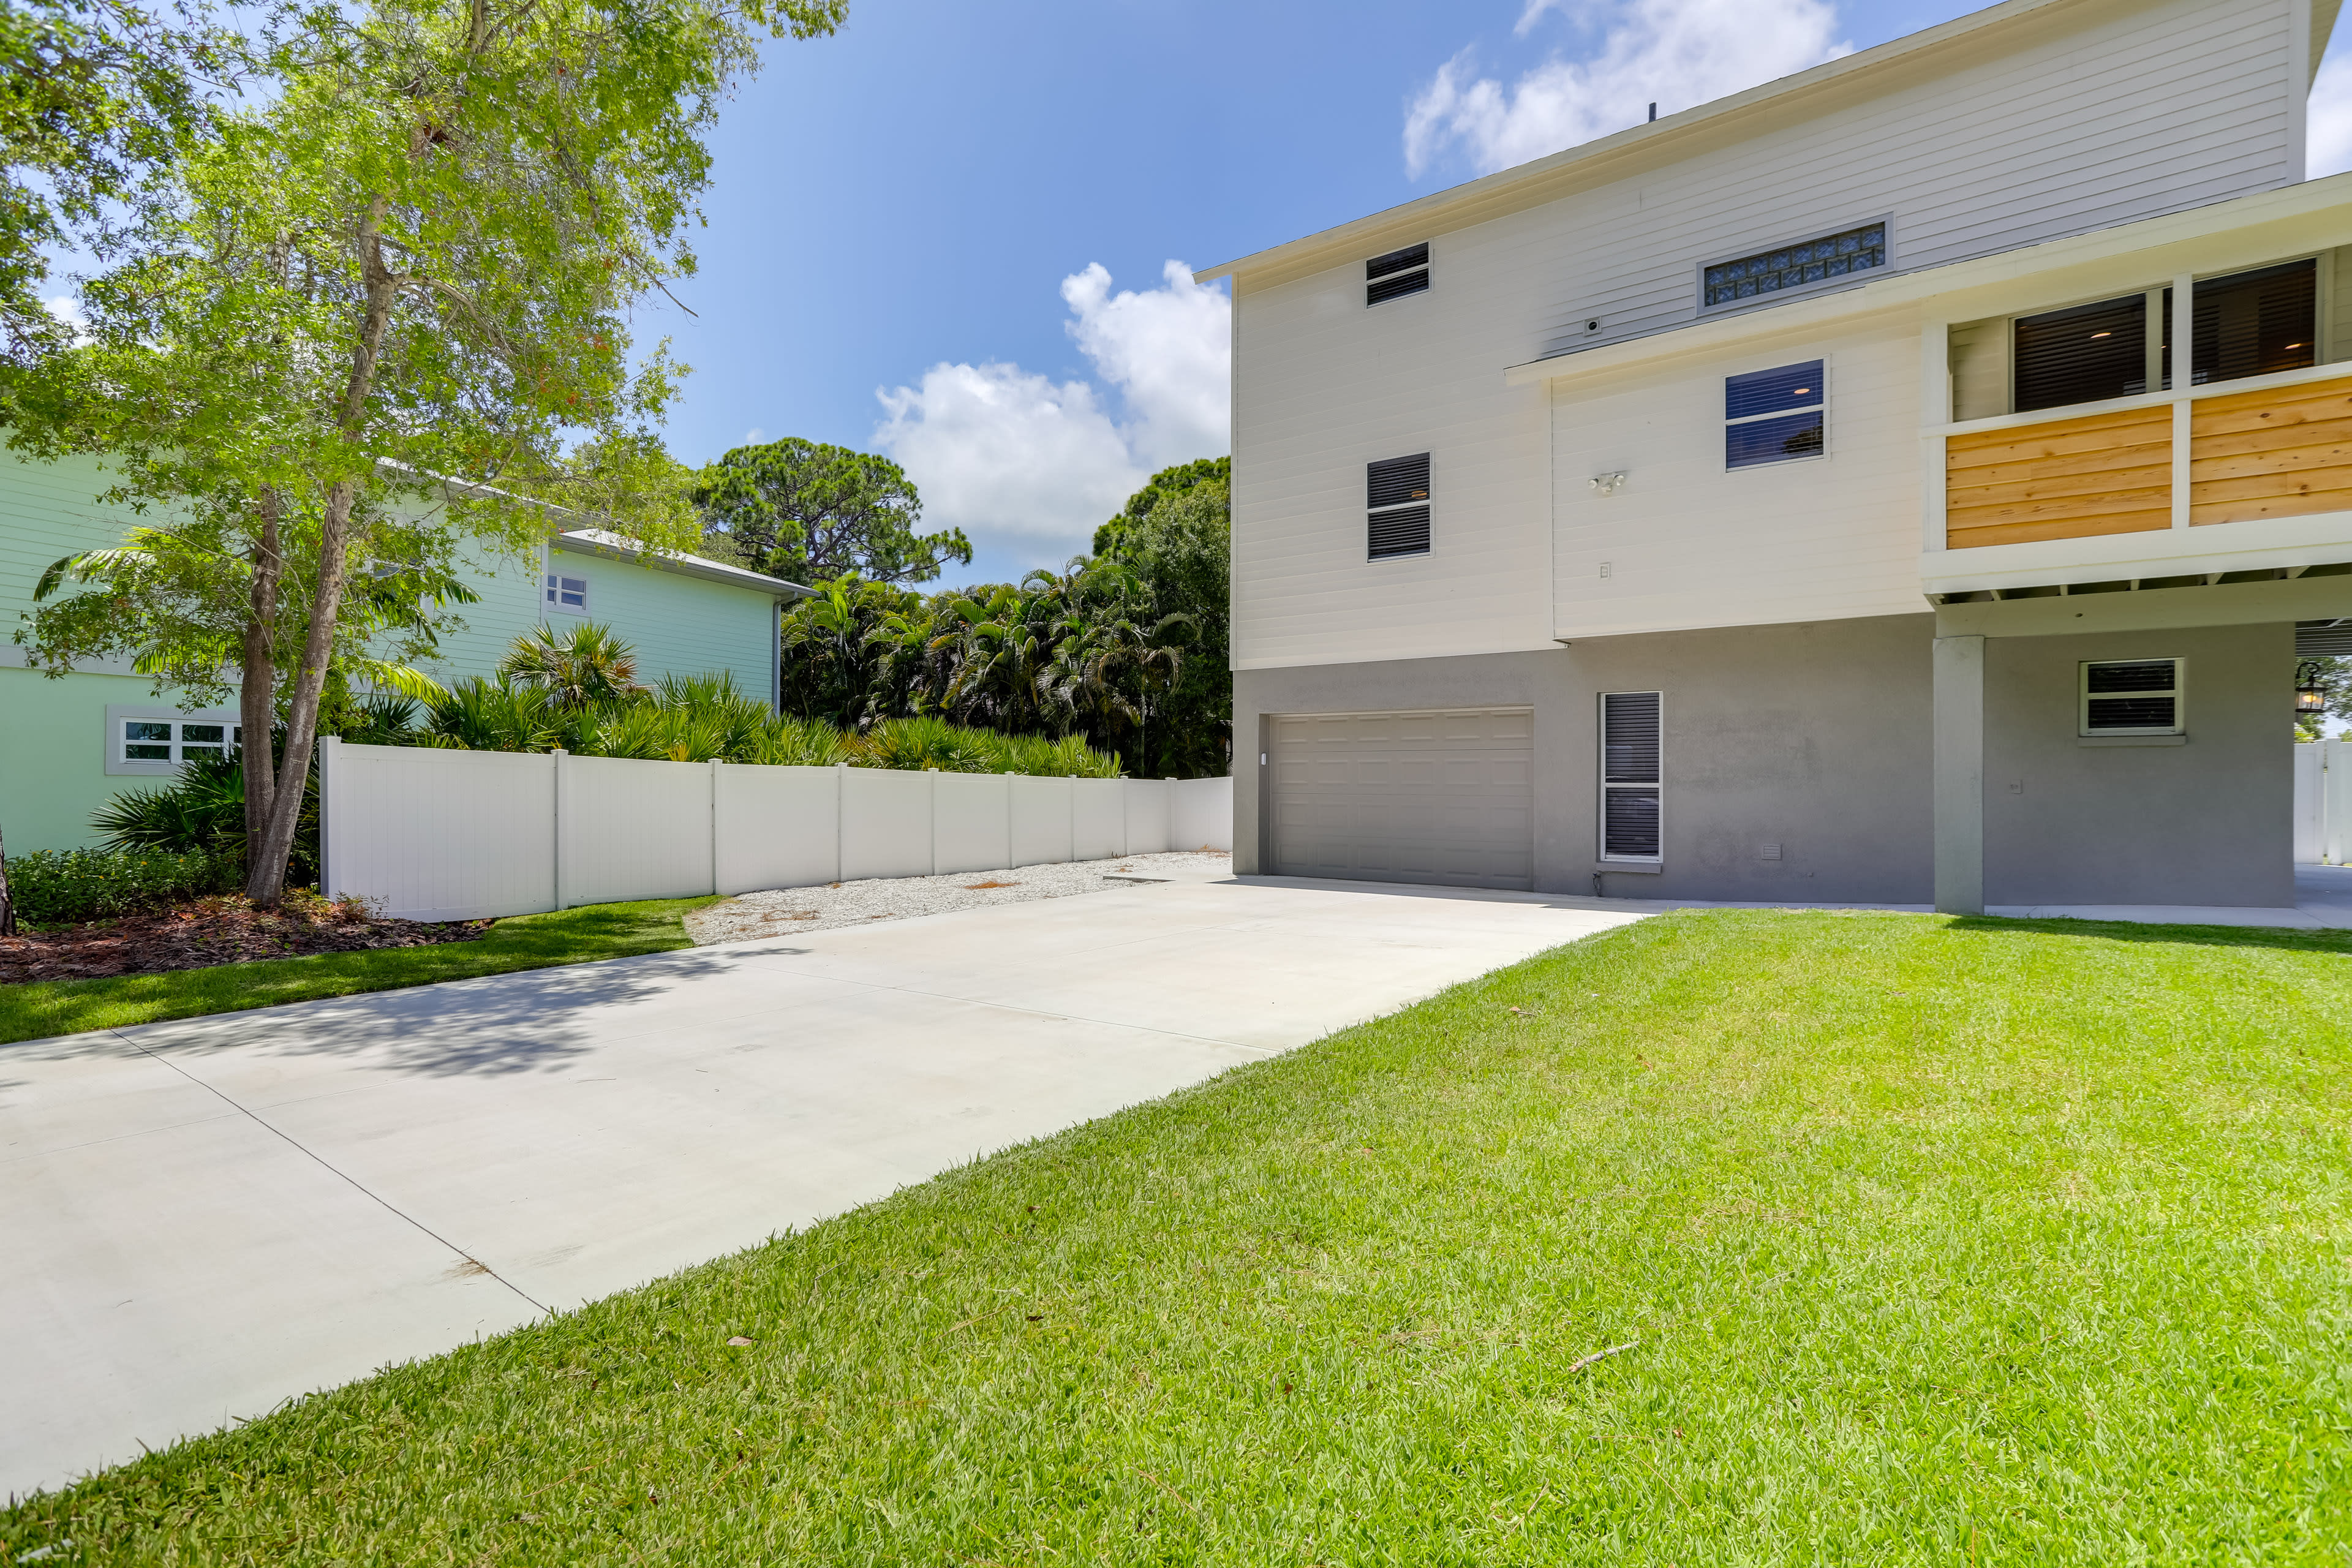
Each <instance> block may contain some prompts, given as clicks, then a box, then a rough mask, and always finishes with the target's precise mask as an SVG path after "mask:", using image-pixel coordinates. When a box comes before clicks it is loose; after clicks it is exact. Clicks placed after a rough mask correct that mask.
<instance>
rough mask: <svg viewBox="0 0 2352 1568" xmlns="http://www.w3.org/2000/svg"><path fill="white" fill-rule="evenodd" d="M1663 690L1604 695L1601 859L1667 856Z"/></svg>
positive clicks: (1602, 698) (1608, 692) (1605, 693)
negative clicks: (1661, 713) (1661, 731)
mask: <svg viewBox="0 0 2352 1568" xmlns="http://www.w3.org/2000/svg"><path fill="white" fill-rule="evenodd" d="M1659 703H1660V694H1659V693H1657V692H1655V691H1607V692H1603V693H1602V694H1601V858H1602V859H1604V860H1657V859H1662V858H1664V843H1665V840H1664V837H1663V834H1662V832H1661V811H1660V808H1661V805H1662V802H1661V799H1660V796H1661V794H1662V792H1663V790H1664V776H1663V775H1662V774H1661V773H1660V772H1659V767H1660V763H1661V758H1660V755H1659V752H1660V750H1661V747H1660V744H1659Z"/></svg>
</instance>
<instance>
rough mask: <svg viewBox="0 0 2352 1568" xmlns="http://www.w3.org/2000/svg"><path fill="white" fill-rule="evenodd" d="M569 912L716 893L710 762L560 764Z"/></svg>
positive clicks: (566, 760) (567, 760)
mask: <svg viewBox="0 0 2352 1568" xmlns="http://www.w3.org/2000/svg"><path fill="white" fill-rule="evenodd" d="M555 780H556V792H555V811H556V821H557V824H558V826H559V829H560V833H561V843H560V848H559V850H558V853H559V854H560V855H561V856H562V863H561V870H562V884H561V897H562V907H563V908H564V909H567V910H568V909H572V908H573V907H574V906H576V905H580V904H612V903H618V902H620V901H622V900H625V899H683V898H689V897H691V896H692V895H694V894H696V893H707V892H709V891H710V890H711V889H712V887H713V885H714V882H713V879H712V877H711V874H710V872H711V864H710V860H711V856H710V764H709V763H648V762H640V761H637V760H635V759H634V758H627V757H567V756H559V757H557V758H556V773H555Z"/></svg>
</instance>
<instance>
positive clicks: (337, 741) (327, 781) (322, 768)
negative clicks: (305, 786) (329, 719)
mask: <svg viewBox="0 0 2352 1568" xmlns="http://www.w3.org/2000/svg"><path fill="white" fill-rule="evenodd" d="M342 749H343V738H342V737H341V735H322V736H320V738H319V896H320V898H322V899H331V898H333V897H334V896H335V877H334V866H335V820H336V811H335V781H336V779H337V778H338V777H339V776H340V773H339V770H338V769H337V768H336V766H335V764H336V763H337V762H338V761H339V760H340V759H339V758H338V757H337V755H336V753H337V752H341V750H342Z"/></svg>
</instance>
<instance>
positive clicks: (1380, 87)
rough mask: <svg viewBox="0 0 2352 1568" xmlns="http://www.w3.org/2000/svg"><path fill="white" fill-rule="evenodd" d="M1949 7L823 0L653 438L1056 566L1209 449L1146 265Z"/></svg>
mask: <svg viewBox="0 0 2352 1568" xmlns="http://www.w3.org/2000/svg"><path fill="white" fill-rule="evenodd" d="M1974 8H1975V7H1974V6H1972V5H1968V4H1965V3H1957V0H1843V3H1832V0H1454V3H1452V4H1444V5H1395V4H1389V5H1381V4H1377V3H1369V4H1368V3H1356V4H1343V3H1340V0H1247V3H1244V0H1185V3H1181V4H1175V3H1170V0H1160V3H1158V4H1143V3H1139V0H1083V3H1081V0H999V3H995V4H990V5H974V4H972V3H971V0H851V13H850V18H849V22H848V24H847V26H845V27H844V28H843V30H842V32H841V33H840V35H839V36H837V37H834V38H830V39H824V40H819V41H815V42H811V43H802V44H782V45H777V46H774V47H772V48H771V49H770V51H769V57H768V64H767V67H766V68H765V69H764V71H763V72H762V73H761V76H760V77H759V78H758V79H755V80H754V81H753V82H752V83H751V84H750V86H748V87H747V88H746V89H744V90H743V91H742V92H741V93H740V95H739V97H738V98H737V99H736V100H735V101H734V102H732V103H730V105H729V106H728V107H727V109H726V110H725V112H724V115H723V117H722V119H721V121H720V124H719V129H718V132H717V135H716V137H715V139H714V144H713V145H714V152H715V153H716V164H715V169H714V184H713V188H712V190H711V192H710V194H709V200H708V201H707V203H706V211H707V213H708V215H709V228H708V229H707V230H706V231H705V232H704V233H703V235H702V237H701V239H700V244H699V249H700V253H701V258H702V270H701V273H700V275H699V276H698V278H696V279H691V280H689V282H688V284H687V285H686V286H684V287H682V288H680V289H678V293H679V296H680V298H681V299H682V300H685V301H686V303H687V304H688V305H689V306H691V307H692V308H693V309H694V310H696V311H697V312H698V315H697V316H696V317H693V318H688V317H687V316H685V315H684V314H682V313H681V312H679V311H677V310H674V309H671V308H668V307H667V306H664V307H663V308H661V309H659V310H649V311H648V312H647V313H646V318H645V320H644V321H643V323H642V328H643V331H645V332H646V335H647V336H648V337H654V336H658V335H660V334H661V333H663V332H667V333H668V334H670V336H671V337H672V338H673V340H674V342H675V343H676V346H677V352H678V353H679V354H680V356H681V357H682V358H684V359H685V360H686V362H687V363H689V364H691V365H692V366H694V368H695V374H693V375H692V376H691V377H690V378H689V379H688V383H687V389H686V394H685V396H684V399H683V401H682V403H681V404H680V405H679V406H678V407H677V410H676V412H675V413H674V415H673V417H672V419H671V422H670V427H669V439H670V443H671V446H672V448H673V449H674V450H675V451H676V452H677V455H678V456H679V457H680V458H685V459H686V460H688V461H689V462H703V461H708V460H709V459H710V458H716V457H717V456H719V453H721V452H722V451H725V450H726V449H727V448H728V447H733V446H737V445H740V444H741V443H743V442H744V441H745V440H746V439H747V438H749V439H754V440H757V439H773V438H775V437H782V436H803V437H809V438H811V439H814V440H823V441H834V442H839V443H842V444H845V445H848V446H854V447H862V448H866V449H869V450H870V449H884V450H888V451H890V452H891V453H892V454H893V455H894V456H896V457H898V458H899V460H900V461H901V462H903V463H905V464H906V466H907V467H908V471H909V472H910V473H911V474H912V475H913V476H914V478H915V479H916V480H917V482H918V484H919V486H920V487H921V489H922V491H923V494H924V498H925V500H926V502H927V509H928V512H929V518H930V521H933V522H934V523H940V522H953V523H956V524H958V525H960V526H961V527H963V528H964V529H965V531H967V532H968V533H970V534H971V536H972V538H973V541H974V542H975V543H976V544H978V545H979V546H980V550H981V553H980V556H979V559H978V560H976V561H975V562H974V563H973V565H972V566H971V568H970V569H968V570H966V569H958V570H955V571H953V572H951V574H950V576H949V577H948V578H946V579H943V581H945V582H948V583H960V582H968V581H991V580H1003V579H1005V578H1008V577H1013V576H1017V575H1018V574H1020V573H1021V572H1022V571H1024V570H1025V569H1027V568H1028V567H1030V566H1034V565H1041V564H1047V563H1059V562H1060V561H1061V560H1062V559H1063V558H1064V557H1066V555H1068V554H1069V553H1071V552H1074V551H1076V550H1079V549H1083V548H1085V546H1086V542H1087V534H1088V533H1089V532H1090V531H1091V528H1092V525H1093V523H1094V522H1096V521H1099V520H1100V519H1101V518H1102V517H1103V516H1105V515H1107V514H1108V512H1109V511H1110V510H1114V509H1115V507H1116V506H1117V504H1118V500H1120V499H1121V498H1123V497H1124V496H1125V494H1126V493H1127V491H1128V489H1129V488H1131V486H1132V481H1133V480H1135V479H1138V478H1139V477H1140V476H1142V475H1144V474H1148V473H1149V472H1150V469H1151V468H1156V467H1159V466H1161V465H1162V464H1164V463H1166V462H1170V461H1176V460H1180V459H1181V458H1190V457H1196V456H1205V455H1210V454H1213V453H1215V452H1219V451H1222V450H1223V409H1224V403H1223V368H1222V367H1223V359H1222V353H1223V297H1222V294H1221V293H1218V292H1217V291H1214V290H1195V289H1192V287H1191V286H1190V284H1189V283H1188V282H1186V281H1184V280H1183V279H1181V276H1180V277H1179V278H1178V279H1176V280H1175V281H1173V282H1171V280H1170V279H1168V278H1167V277H1166V276H1165V275H1164V273H1163V268H1165V266H1166V264H1167V263H1168V262H1170V261H1171V260H1175V261H1181V262H1185V263H1189V264H1192V265H1195V266H1207V265H1209V264H1211V263H1213V262H1218V261H1223V260H1226V259H1229V258H1233V257H1235V256H1239V255H1243V254H1245V253H1247V252H1249V251H1253V250H1256V249H1260V248H1263V247H1265V246H1268V245H1274V244H1278V243H1280V242H1281V241H1283V240H1286V239H1290V238H1294V237H1297V236H1299V235H1302V234H1307V233H1311V232H1313V231H1314V230H1316V229H1318V228H1323V227H1326V226H1329V225H1331V224H1335V223H1339V222H1343V221H1345V220H1347V219H1349V218H1352V217H1356V216H1361V215H1363V214H1365V213H1369V212H1372V211H1375V210H1378V209H1379V208H1381V207H1385V206H1389V205H1393V204H1395V203H1397V202H1400V201H1404V200H1409V199H1411V198H1412V197H1413V196H1416V195H1424V194H1426V193H1428V192H1430V191H1433V190H1438V189H1442V188H1444V186H1446V185H1449V184H1455V183H1457V182H1458V181H1460V180H1463V179H1465V178H1469V177H1471V176H1473V175H1475V174H1480V173H1483V172H1485V171H1486V169H1487V168H1490V167H1501V166H1505V165H1507V164H1509V163H1519V162H1524V161H1525V160H1526V158H1528V157H1532V156H1538V155H1540V154H1541V153H1544V152H1549V151H1552V150H1555V149H1556V148H1558V147H1560V146H1566V145H1570V144H1571V143H1573V142H1580V141H1583V140H1587V139H1589V138H1590V137H1591V136H1593V135H1597V134H1601V133H1605V132H1607V131H1610V130H1613V129H1616V128H1618V127H1619V126H1620V125H1622V124H1626V123H1631V122H1632V121H1633V120H1635V119H1638V118H1640V116H1641V114H1642V113H1643V106H1644V105H1645V103H1646V100H1650V99H1657V100H1661V110H1660V111H1661V112H1662V113H1666V112H1672V111H1673V110H1676V109H1681V108H1686V107H1689V106H1690V105H1691V104H1692V103H1695V102H1700V101H1704V100H1707V99H1712V98H1717V97H1720V96H1722V95H1723V94H1725V93H1727V92H1731V91H1737V90H1738V89H1741V88H1743V87H1747V86H1749V85H1752V84H1753V83H1754V82H1756V81H1759V80H1763V79H1769V78H1770V77H1774V76H1780V75H1783V74H1786V73H1787V72H1789V71H1790V70H1795V69H1801V68H1803V67H1805V66H1807V65H1810V64H1812V63H1814V62H1815V61H1817V60H1819V59H1822V58H1828V57H1829V55H1830V54H1832V53H1833V52H1843V50H1844V49H1845V48H1847V47H1853V48H1867V47H1870V46H1872V45H1874V44H1878V43H1883V42H1885V41H1886V40H1887V39H1889V38H1892V37H1899V36H1901V35H1903V34H1905V33H1908V32H1912V31H1916V30H1917V29H1918V28H1920V27H1925V26H1933V25H1934V24H1936V23H1937V22H1940V21H1944V20H1948V18H1950V17H1952V16H1959V15H1963V14H1965V13H1966V12H1968V11H1969V10H1971V9H1974ZM2332 63H2333V62H2332V61H2331V65H2332ZM2331 74H2332V73H2331ZM2323 85H2325V83H2324V84H2323ZM2346 96H2352V95H2346ZM2320 119H2321V117H2320V116H2318V115H2317V113H2316V111H2315V132H2314V139H2315V154H2316V153H2318V148H2317V146H2316V143H2317V142H2319V140H2320V139H2321V136H2322V131H2321V129H2320ZM2327 134H2330V135H2332V136H2334V137H2335V140H2336V142H2352V125H2347V126H2345V127H2343V128H2342V129H2339V130H2335V131H2331V132H2327ZM2338 166H2340V164H2339V165H2338ZM2315 172H2319V169H2318V163H2317V162H2316V161H2315ZM1088 268H1100V269H1102V272H1097V273H1090V272H1089V271H1088ZM1102 273H1107V274H1108V277H1107V278H1106V277H1104V276H1103V275H1102ZM1066 280H1068V281H1066ZM1073 329H1076V331H1074V330H1073ZM877 394H879V395H880V396H877ZM886 397H887V402H886V401H885V398H886Z"/></svg>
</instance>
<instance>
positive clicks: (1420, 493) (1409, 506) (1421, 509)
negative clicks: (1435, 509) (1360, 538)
mask: <svg viewBox="0 0 2352 1568" xmlns="http://www.w3.org/2000/svg"><path fill="white" fill-rule="evenodd" d="M1428 553H1429V454H1428V453H1426V452H1416V453H1414V454H1413V455H1412V457H1410V458H1382V459H1381V460H1380V461H1379V462H1377V463H1367V464H1365V465H1364V555H1365V557H1366V559H1368V560H1372V561H1379V560H1382V559H1384V558H1385V557H1388V556H1391V555H1426V554H1428Z"/></svg>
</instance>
